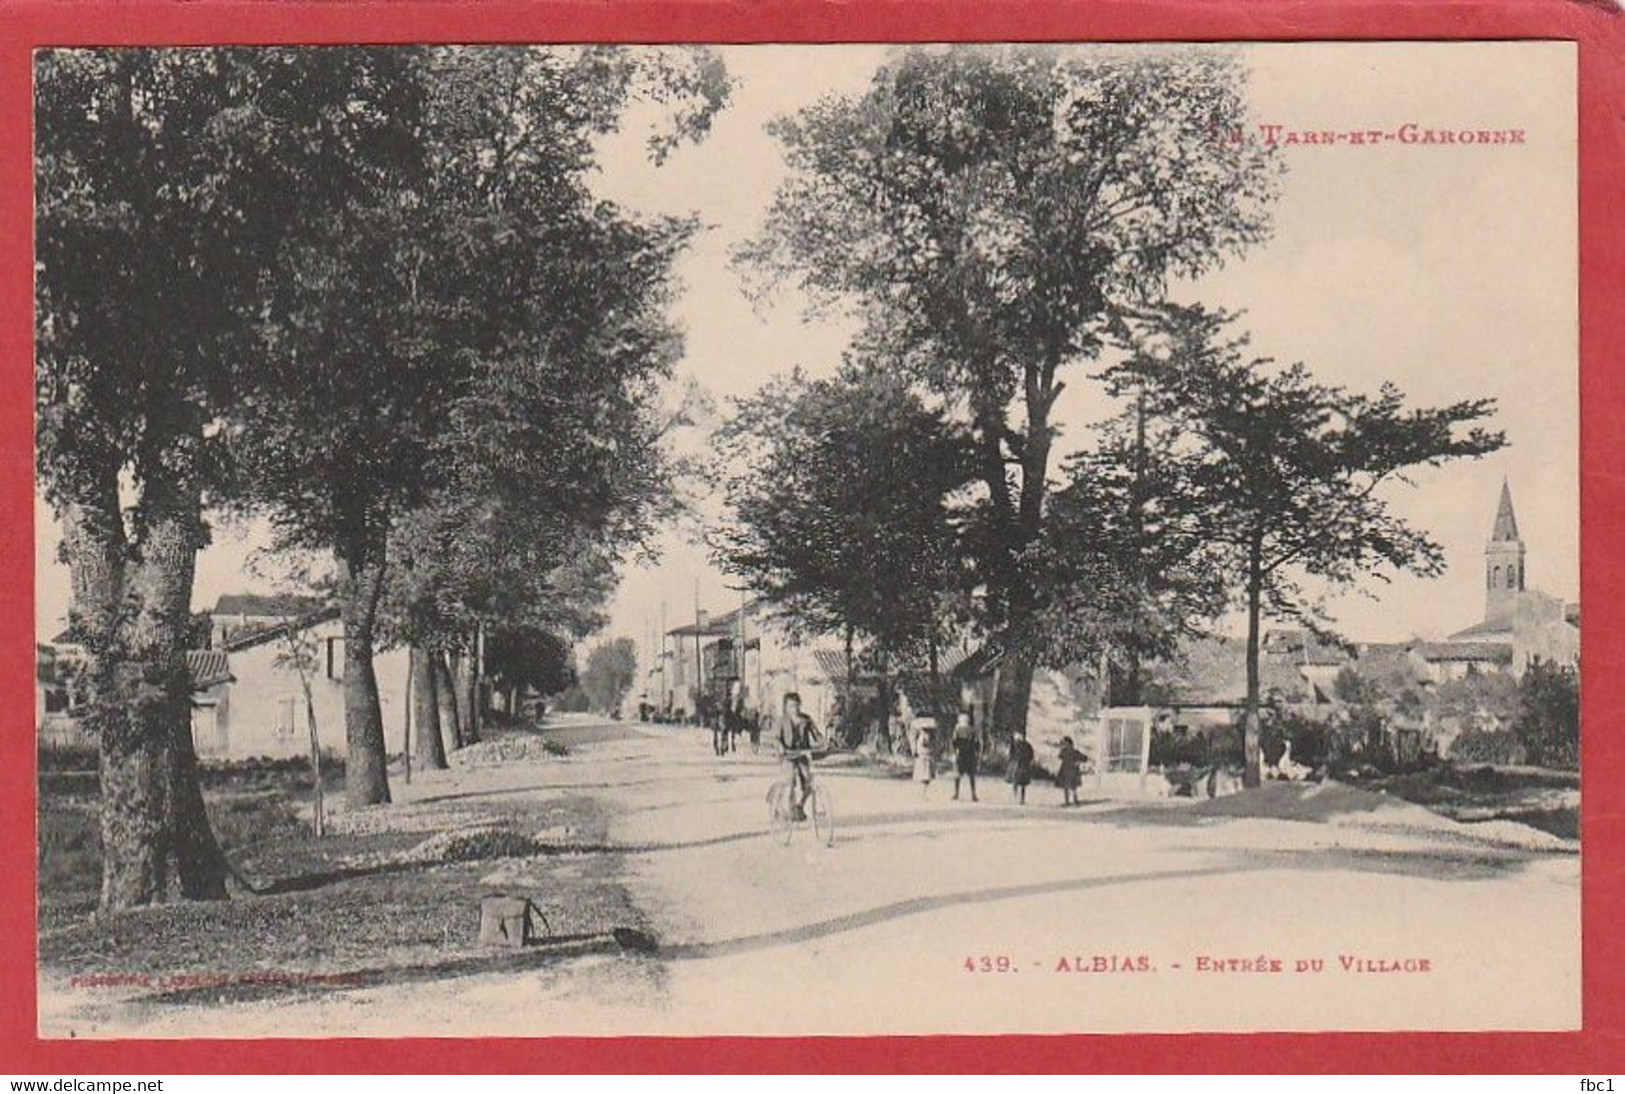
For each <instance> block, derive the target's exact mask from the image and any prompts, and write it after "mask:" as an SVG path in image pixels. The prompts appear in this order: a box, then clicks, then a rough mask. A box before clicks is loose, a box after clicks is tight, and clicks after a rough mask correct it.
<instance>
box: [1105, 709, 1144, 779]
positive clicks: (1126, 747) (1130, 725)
mask: <svg viewBox="0 0 1625 1094" xmlns="http://www.w3.org/2000/svg"><path fill="white" fill-rule="evenodd" d="M1144 734H1145V725H1144V723H1142V722H1141V721H1140V720H1139V719H1138V718H1108V719H1106V763H1105V765H1104V769H1105V770H1107V771H1133V772H1137V771H1139V770H1140V744H1141V742H1142V741H1143V739H1144Z"/></svg>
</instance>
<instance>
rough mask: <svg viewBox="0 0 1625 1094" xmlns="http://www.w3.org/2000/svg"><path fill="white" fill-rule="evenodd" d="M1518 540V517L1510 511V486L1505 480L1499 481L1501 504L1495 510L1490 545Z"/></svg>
mask: <svg viewBox="0 0 1625 1094" xmlns="http://www.w3.org/2000/svg"><path fill="white" fill-rule="evenodd" d="M1517 539H1518V517H1517V514H1515V513H1513V511H1512V486H1511V484H1509V483H1508V482H1507V480H1506V479H1505V478H1503V479H1502V480H1501V504H1500V505H1499V506H1497V507H1496V510H1495V528H1494V529H1493V530H1491V532H1490V542H1491V543H1509V542H1516V541H1517Z"/></svg>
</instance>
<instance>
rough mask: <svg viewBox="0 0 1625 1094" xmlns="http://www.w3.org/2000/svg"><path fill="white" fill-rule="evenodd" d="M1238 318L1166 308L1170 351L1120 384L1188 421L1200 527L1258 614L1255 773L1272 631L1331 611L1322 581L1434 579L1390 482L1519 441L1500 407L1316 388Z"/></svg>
mask: <svg viewBox="0 0 1625 1094" xmlns="http://www.w3.org/2000/svg"><path fill="white" fill-rule="evenodd" d="M1232 322H1233V319H1232V317H1231V316H1229V315H1226V314H1223V313H1219V312H1212V311H1208V310H1206V309H1203V308H1200V307H1180V306H1174V305H1167V306H1164V307H1163V308H1161V309H1159V310H1158V312H1157V313H1156V314H1155V316H1154V317H1152V318H1151V319H1149V320H1148V321H1147V323H1146V324H1145V337H1146V339H1147V341H1148V342H1149V341H1153V340H1155V341H1160V342H1161V344H1162V346H1163V350H1162V351H1160V352H1158V351H1152V350H1148V351H1147V352H1141V353H1136V354H1134V355H1132V356H1130V357H1129V358H1127V359H1126V360H1125V361H1124V362H1123V363H1122V364H1121V365H1119V366H1114V368H1113V369H1112V370H1111V371H1110V372H1109V373H1108V376H1109V377H1110V379H1111V380H1112V382H1114V383H1119V384H1125V385H1132V386H1134V387H1135V388H1137V389H1139V390H1141V391H1143V392H1144V397H1145V399H1146V405H1147V413H1149V414H1152V415H1154V416H1156V417H1158V418H1161V419H1163V420H1164V421H1166V422H1167V423H1169V424H1170V426H1172V427H1174V428H1177V429H1178V430H1179V431H1180V433H1181V435H1182V438H1183V440H1182V443H1184V444H1186V445H1188V446H1189V451H1190V454H1191V464H1190V466H1191V467H1192V472H1191V477H1190V490H1191V495H1192V504H1191V506H1190V508H1189V512H1190V513H1191V515H1192V518H1193V520H1194V521H1195V522H1196V523H1193V524H1192V525H1191V526H1189V527H1188V528H1187V529H1186V532H1187V533H1188V534H1192V535H1195V536H1197V537H1199V538H1200V539H1201V540H1202V541H1203V542H1204V543H1206V544H1208V545H1209V546H1210V547H1212V548H1213V549H1214V550H1216V551H1217V552H1219V554H1220V557H1222V558H1223V559H1225V560H1226V562H1227V564H1226V566H1225V572H1226V573H1227V574H1229V575H1234V576H1233V578H1232V581H1233V584H1232V589H1233V591H1234V592H1235V594H1236V597H1237V599H1238V600H1239V601H1240V602H1241V603H1242V605H1243V606H1244V609H1245V611H1246V616H1247V623H1248V630H1247V675H1248V689H1247V690H1248V696H1247V701H1248V708H1249V717H1248V724H1249V730H1248V745H1247V747H1248V761H1249V763H1248V774H1249V777H1250V778H1253V777H1256V770H1255V769H1256V766H1257V765H1256V763H1254V762H1253V761H1254V760H1256V747H1257V741H1256V737H1257V733H1256V724H1257V708H1258V697H1259V696H1258V656H1259V653H1258V648H1259V641H1260V622H1261V619H1262V618H1263V617H1264V616H1266V615H1268V616H1271V617H1273V618H1277V619H1284V620H1297V621H1306V622H1309V623H1311V624H1313V623H1315V622H1316V621H1317V620H1318V619H1320V618H1322V616H1323V613H1322V611H1321V609H1320V603H1319V600H1318V598H1317V597H1316V596H1314V595H1313V594H1312V593H1311V592H1309V589H1310V588H1311V581H1312V582H1313V584H1315V585H1318V586H1319V587H1321V588H1325V589H1331V590H1336V589H1342V588H1348V587H1351V586H1353V585H1355V584H1356V583H1357V582H1359V581H1362V580H1379V581H1380V580H1387V579H1388V577H1389V575H1390V574H1391V573H1393V572H1395V571H1402V570H1403V571H1409V572H1412V573H1416V574H1421V575H1423V576H1431V575H1434V574H1437V573H1439V572H1441V571H1442V569H1443V567H1444V553H1443V549H1442V548H1441V547H1440V546H1439V544H1438V543H1437V542H1435V541H1434V540H1433V539H1432V538H1431V537H1430V536H1429V535H1428V534H1427V533H1426V532H1425V531H1424V530H1422V529H1419V528H1417V527H1415V526H1413V525H1412V524H1410V523H1409V522H1408V521H1406V520H1404V519H1403V518H1402V517H1400V516H1399V515H1398V514H1396V513H1395V512H1394V511H1393V509H1392V508H1391V507H1390V503H1389V499H1388V496H1387V494H1386V493H1385V492H1384V490H1383V488H1384V487H1386V486H1390V485H1392V484H1403V483H1406V482H1408V481H1409V479H1408V477H1407V476H1408V475H1409V474H1410V473H1412V472H1413V471H1414V470H1415V469H1417V468H1421V467H1437V466H1440V465H1442V464H1444V463H1447V462H1449V461H1452V460H1456V459H1477V458H1479V457H1482V456H1484V455H1486V454H1488V453H1490V452H1494V451H1496V450H1497V449H1499V448H1500V447H1501V446H1502V445H1504V444H1505V443H1506V439H1505V436H1504V435H1503V434H1502V433H1500V432H1499V431H1495V430H1491V429H1489V428H1487V427H1486V426H1485V425H1484V424H1483V423H1484V421H1485V420H1486V419H1488V418H1489V417H1490V415H1491V414H1492V413H1493V412H1494V405H1495V404H1494V400H1491V399H1467V400H1462V401H1460V402H1457V403H1453V404H1450V405H1447V406H1442V407H1423V408H1412V407H1409V406H1407V405H1406V401H1405V397H1404V395H1403V393H1402V392H1401V391H1400V390H1399V389H1398V388H1397V387H1396V386H1394V385H1393V384H1384V385H1383V387H1382V388H1381V390H1380V391H1379V392H1378V393H1377V394H1376V395H1374V396H1370V395H1364V394H1360V393H1356V392H1351V391H1348V390H1346V389H1343V388H1339V387H1335V386H1331V385H1327V384H1323V383H1321V382H1319V381H1317V380H1315V379H1314V377H1313V376H1312V375H1311V374H1310V372H1309V370H1308V369H1307V368H1306V367H1305V366H1304V365H1302V364H1293V365H1290V366H1286V367H1278V366H1276V365H1275V364H1274V363H1273V362H1271V361H1269V360H1268V359H1264V358H1256V357H1248V356H1247V355H1246V352H1245V351H1246V350H1247V348H1248V341H1247V338H1246V337H1245V336H1244V335H1237V334H1233V333H1231V324H1232Z"/></svg>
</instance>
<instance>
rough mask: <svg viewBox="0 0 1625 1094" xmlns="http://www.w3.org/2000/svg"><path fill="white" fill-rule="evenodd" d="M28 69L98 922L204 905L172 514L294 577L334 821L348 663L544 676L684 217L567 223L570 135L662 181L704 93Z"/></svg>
mask: <svg viewBox="0 0 1625 1094" xmlns="http://www.w3.org/2000/svg"><path fill="white" fill-rule="evenodd" d="M38 77H39V78H38V82H37V93H36V111H37V114H36V121H37V126H36V131H37V133H38V157H37V163H38V168H37V177H36V193H37V203H38V204H37V209H38V212H37V239H38V251H37V286H38V288H37V305H38V338H37V347H38V349H37V356H38V360H37V371H36V375H37V398H36V403H37V420H38V436H37V445H38V473H39V478H40V482H41V486H42V489H43V490H44V493H45V496H46V497H47V499H48V500H49V502H50V503H51V504H52V506H53V507H54V509H55V511H56V513H57V515H58V517H59V518H60V520H61V524H62V529H63V534H64V543H63V557H64V560H65V562H66V564H67V567H68V570H69V573H70V577H71V583H72V599H71V606H70V626H71V628H72V630H73V632H74V633H75V636H76V637H77V638H78V639H79V640H80V641H81V642H83V643H84V645H85V646H86V648H87V650H88V651H89V653H90V655H91V662H92V669H91V687H90V691H91V696H92V701H91V716H90V718H89V722H90V725H91V728H92V729H93V730H94V732H95V734H96V737H97V739H98V742H99V750H100V778H101V788H102V793H101V798H102V804H101V808H102V820H101V830H102V842H103V848H104V869H103V885H102V898H101V903H102V905H103V906H104V907H106V908H118V907H126V906H130V905H137V904H144V903H150V902H153V901H157V900H163V899H168V898H172V897H175V896H187V897H195V898H210V897H221V896H224V895H225V894H226V891H227V880H228V876H229V873H230V869H229V866H228V864H227V862H226V861H225V856H224V855H223V853H222V851H221V849H220V847H219V846H218V845H217V843H216V841H215V839H214V837H213V835H212V833H211V831H210V827H209V823H208V818H207V816H206V814H205V812H204V808H203V801H202V797H201V794H200V792H199V789H198V780H197V774H196V759H195V756H194V754H193V751H192V745H191V736H190V728H189V712H190V681H189V676H188V673H187V668H186V660H185V656H184V653H185V649H186V647H187V645H188V644H189V642H188V637H189V634H188V627H189V623H190V618H191V617H190V608H191V600H192V585H193V577H194V571H195V566H196V559H197V554H198V551H199V550H200V549H201V548H202V547H203V546H204V545H205V544H206V543H207V542H208V538H209V519H210V515H211V514H217V513H221V512H240V513H245V514H250V515H252V516H255V517H257V518H260V519H263V520H265V521H267V522H268V523H269V525H270V527H271V528H272V529H274V533H275V536H276V544H277V546H278V547H279V548H283V549H287V550H290V551H298V552H302V553H307V554H308V553H311V552H315V553H318V554H320V555H325V556H326V557H327V558H329V559H330V560H331V564H332V569H333V574H334V587H333V592H334V594H335V596H336V599H337V601H338V603H339V605H340V608H341V612H342V618H343V627H344V639H345V650H346V672H345V722H346V725H345V732H346V738H347V753H348V755H347V765H346V778H347V788H346V796H347V798H348V801H349V803H350V804H351V805H354V806H359V805H368V804H374V803H380V802H386V801H388V800H389V784H388V778H387V773H386V768H385V755H386V749H385V744H384V727H383V724H382V719H381V716H380V709H379V702H378V693H377V684H376V680H375V678H374V675H373V672H372V666H371V658H372V654H373V652H374V651H375V650H377V649H379V648H382V647H383V646H385V645H396V644H400V645H409V646H411V647H412V649H413V650H414V654H415V656H414V661H416V662H419V663H420V664H421V665H423V666H428V665H429V664H431V663H437V664H441V665H445V664H447V661H446V660H445V659H446V658H447V657H448V656H451V657H458V656H461V657H464V658H467V657H468V656H470V655H471V654H472V653H473V650H474V647H475V645H476V636H483V638H484V646H485V651H486V658H487V661H488V664H489V666H490V668H491V670H492V672H493V674H494V675H496V676H499V677H501V678H502V679H503V681H504V682H505V683H506V685H507V686H509V687H513V688H517V687H520V686H531V685H542V686H545V685H546V684H547V683H549V682H550V681H552V680H553V679H554V678H556V677H557V674H558V667H559V666H560V665H561V664H562V663H563V659H564V657H565V656H566V654H565V652H564V651H567V649H568V639H569V638H572V637H575V636H579V635H581V634H583V633H586V632H587V631H589V630H590V629H592V628H593V627H594V626H596V625H597V623H598V622H599V614H598V613H599V611H600V609H601V607H602V604H603V603H604V600H605V597H606V596H607V592H608V590H609V588H610V585H611V582H612V579H613V573H614V568H615V565H616V563H617V562H618V560H619V559H621V558H622V557H624V555H625V553H626V552H627V551H629V550H636V549H637V548H638V547H639V545H640V544H643V543H645V542H646V541H647V538H648V534H649V530H650V529H651V528H652V527H653V525H654V522H656V521H657V520H659V519H660V518H661V517H662V516H663V515H664V513H665V511H666V509H667V507H668V506H669V505H670V504H671V500H670V499H671V491H670V488H669V487H670V479H671V477H672V475H673V474H674V472H675V468H674V465H673V462H672V461H671V459H669V458H668V456H667V455H666V453H665V448H664V446H663V438H664V436H665V435H666V434H667V432H668V431H669V430H670V429H671V428H672V427H673V426H674V425H675V424H677V423H678V422H679V421H680V420H681V416H682V408H681V407H673V406H671V405H670V404H669V401H668V399H667V397H666V395H665V390H666V388H665V380H666V379H667V378H668V376H669V374H670V370H671V367H672V364H673V361H674V360H675V358H676V356H677V354H678V352H679V341H678V336H677V334H676V332H675V331H674V330H673V329H672V327H671V326H670V325H669V323H668V322H667V320H666V318H665V304H666V302H667V299H668V295H669V293H670V275H671V267H672V263H673V260H674V258H675V257H676V255H677V254H678V253H679V252H680V250H681V249H682V248H683V247H684V245H685V244H686V243H687V241H688V240H689V238H690V236H691V235H692V233H693V231H694V228H695V226H694V224H693V223H691V222H689V221H686V220H680V219H670V218H643V217H637V216H633V215H631V214H629V213H628V212H626V211H625V210H623V209H620V208H617V207H615V206H614V205H611V204H608V203H606V202H603V201H600V200H598V199H597V198H596V197H595V196H594V195H593V193H592V192H591V190H590V189H589V186H588V179H589V176H590V174H591V172H592V170H593V169H594V165H595V159H594V156H595V148H596V142H597V141H598V140H599V138H601V137H603V136H604V135H606V134H608V133H610V132H612V131H613V130H615V129H617V128H618V127H619V125H620V124H621V118H622V115H623V113H624V112H625V111H626V109H627V107H628V106H629V105H630V104H632V103H634V102H638V101H652V102H656V103H659V104H661V106H662V121H661V122H659V123H658V125H657V128H656V129H655V131H654V132H652V134H651V135H650V138H649V149H650V154H651V155H652V156H654V157H656V158H659V157H661V156H664V155H665V154H666V153H667V152H668V151H669V150H670V149H671V148H672V147H673V146H674V145H675V144H676V143H677V142H679V141H683V140H690V139H696V138H698V137H700V136H702V135H703V134H704V132H705V131H706V129H707V127H708V124H709V121H710V118H711V116H712V114H713V113H714V111H715V110H716V109H718V108H719V107H720V106H721V105H722V103H723V102H724V100H725V98H726V94H727V79H726V75H725V73H724V72H723V70H722V68H721V65H720V62H719V61H718V59H717V58H716V56H715V55H714V54H711V53H708V52H705V51H697V50H650V51H624V50H614V49H608V48H579V49H560V50H533V49H524V48H490V49H483V48H482V49H455V48H416V47H391V48H355V49H352V48H344V49H320V50H317V49H281V48H273V49H215V48H210V49H186V50H95V51H51V52H48V53H45V54H42V55H41V58H40V60H39V62H38ZM420 659H421V660H420ZM416 675H417V676H418V677H419V678H420V679H421V680H424V681H427V682H433V681H434V680H435V679H436V677H437V673H436V672H433V671H420V672H419V673H417V674H416ZM421 694H422V693H421V692H420V696H421ZM436 706H437V704H436V703H429V704H428V706H427V707H424V706H422V705H421V704H420V710H423V711H425V712H426V711H427V710H432V709H436ZM448 717H449V715H448ZM430 724H431V725H438V722H437V719H436V718H431V719H430ZM421 725H422V723H420V727H421ZM419 737H420V740H424V741H433V742H439V741H440V739H441V738H440V734H438V733H432V734H425V733H424V732H423V731H422V729H421V728H420V732H419ZM435 752H436V749H435V748H434V747H432V746H431V745H427V744H426V745H425V752H424V753H423V756H424V758H425V760H426V761H427V762H430V763H434V762H437V757H436V755H435ZM438 762H443V760H439V761H438Z"/></svg>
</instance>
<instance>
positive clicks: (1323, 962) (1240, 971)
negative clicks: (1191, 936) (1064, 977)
mask: <svg viewBox="0 0 1625 1094" xmlns="http://www.w3.org/2000/svg"><path fill="white" fill-rule="evenodd" d="M960 967H961V969H963V971H965V972H968V973H976V974H982V973H1017V972H1022V971H1023V970H1028V971H1038V972H1046V973H1051V974H1054V973H1071V974H1079V973H1082V974H1087V975H1106V976H1111V975H1135V974H1140V973H1156V972H1189V973H1196V974H1201V975H1214V974H1216V975H1242V976H1246V975H1266V976H1275V975H1283V976H1293V975H1316V974H1323V973H1337V974H1349V975H1356V976H1364V975H1384V974H1387V975H1392V974H1396V973H1397V974H1401V975H1404V974H1412V975H1414V974H1419V973H1420V974H1425V973H1430V972H1432V971H1433V960H1432V959H1431V958H1427V957H1399V956H1389V957H1378V956H1374V955H1364V954H1349V953H1340V954H1337V955H1335V956H1333V957H1330V958H1327V957H1275V956H1272V955H1270V954H1253V955H1250V956H1246V957H1226V956H1218V955H1211V954H1199V955H1197V956H1195V957H1191V958H1182V959H1180V960H1179V961H1169V962H1160V961H1156V960H1154V959H1153V958H1152V957H1151V956H1150V955H1149V954H1143V953H1141V954H1087V955H1060V956H1056V957H1052V958H1038V959H1031V960H1024V959H1017V958H1015V957H1011V956H1010V955H1008V954H977V955H972V956H968V957H966V958H965V959H964V961H963V963H962V964H961V966H960Z"/></svg>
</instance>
